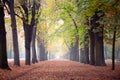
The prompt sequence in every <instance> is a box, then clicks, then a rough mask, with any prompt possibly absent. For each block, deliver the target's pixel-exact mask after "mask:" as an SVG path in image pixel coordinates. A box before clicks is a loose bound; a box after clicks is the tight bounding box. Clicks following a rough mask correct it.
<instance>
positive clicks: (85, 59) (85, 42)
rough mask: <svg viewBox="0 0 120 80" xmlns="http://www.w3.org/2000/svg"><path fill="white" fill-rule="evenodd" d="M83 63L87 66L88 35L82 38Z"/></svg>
mask: <svg viewBox="0 0 120 80" xmlns="http://www.w3.org/2000/svg"><path fill="white" fill-rule="evenodd" d="M84 49H85V51H84V63H86V64H89V40H88V34H86V35H85V37H84Z"/></svg>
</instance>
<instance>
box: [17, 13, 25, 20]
mask: <svg viewBox="0 0 120 80" xmlns="http://www.w3.org/2000/svg"><path fill="white" fill-rule="evenodd" d="M15 15H16V16H17V17H18V18H20V19H21V20H23V17H21V16H20V15H18V14H16V13H15Z"/></svg>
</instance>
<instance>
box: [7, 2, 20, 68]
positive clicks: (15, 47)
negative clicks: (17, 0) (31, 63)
mask: <svg viewBox="0 0 120 80" xmlns="http://www.w3.org/2000/svg"><path fill="white" fill-rule="evenodd" d="M8 6H9V9H10V16H11V27H12V37H13V50H14V65H16V66H20V60H19V48H18V36H17V25H16V18H15V12H14V0H11V1H10V2H9V3H8Z"/></svg>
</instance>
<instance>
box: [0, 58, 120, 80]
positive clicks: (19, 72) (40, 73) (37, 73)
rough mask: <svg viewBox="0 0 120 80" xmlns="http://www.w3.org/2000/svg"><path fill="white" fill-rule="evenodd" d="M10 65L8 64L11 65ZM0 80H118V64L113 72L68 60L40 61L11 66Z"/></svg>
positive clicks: (119, 65) (109, 68)
mask: <svg viewBox="0 0 120 80" xmlns="http://www.w3.org/2000/svg"><path fill="white" fill-rule="evenodd" d="M11 64H12V63H10V65H11ZM11 67H12V71H4V74H6V75H4V76H5V78H0V80H120V64H118V65H117V69H116V70H115V71H112V70H111V66H110V65H108V66H107V67H98V66H91V65H87V64H82V63H79V62H74V61H69V60H51V61H42V62H39V63H37V64H32V65H31V66H25V65H22V66H21V67H15V66H11Z"/></svg>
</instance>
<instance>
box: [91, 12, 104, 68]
mask: <svg viewBox="0 0 120 80" xmlns="http://www.w3.org/2000/svg"><path fill="white" fill-rule="evenodd" d="M99 13H100V15H98V14H99ZM103 16H104V12H103V11H101V10H97V11H96V12H95V14H94V15H93V17H92V19H91V26H92V28H91V29H92V30H93V29H94V39H95V47H94V51H95V53H94V54H95V55H94V56H95V65H97V66H105V60H104V46H103V25H100V23H99V22H97V21H98V20H100V19H101V17H103Z"/></svg>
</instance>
